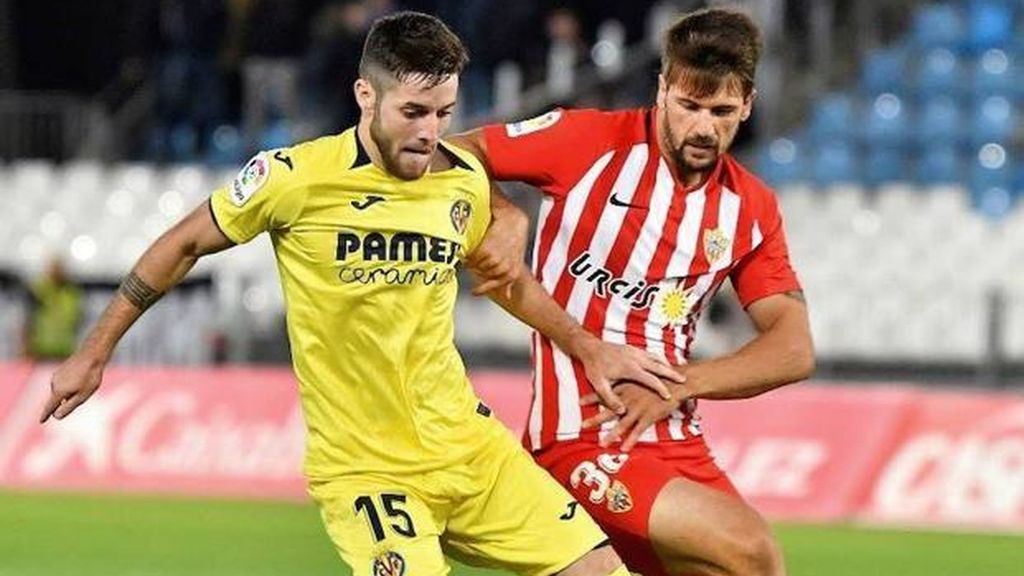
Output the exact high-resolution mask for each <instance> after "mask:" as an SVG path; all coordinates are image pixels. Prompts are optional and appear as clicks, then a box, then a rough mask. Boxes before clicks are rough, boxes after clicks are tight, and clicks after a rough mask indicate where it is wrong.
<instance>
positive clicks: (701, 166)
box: [683, 154, 718, 171]
mask: <svg viewBox="0 0 1024 576" xmlns="http://www.w3.org/2000/svg"><path fill="white" fill-rule="evenodd" d="M717 161H718V154H700V155H690V154H685V155H684V156H683V166H685V167H686V169H687V170H689V171H700V170H707V169H709V168H711V167H712V166H714V165H715V162H717Z"/></svg>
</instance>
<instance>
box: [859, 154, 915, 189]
mask: <svg viewBox="0 0 1024 576" xmlns="http://www.w3.org/2000/svg"><path fill="white" fill-rule="evenodd" d="M906 180H912V178H910V177H909V175H908V173H907V162H906V158H905V157H904V155H903V152H902V150H900V149H899V148H891V147H888V146H871V147H870V149H869V151H868V154H867V158H865V159H864V181H865V183H866V184H867V185H869V186H879V185H881V184H886V183H889V182H900V181H906Z"/></svg>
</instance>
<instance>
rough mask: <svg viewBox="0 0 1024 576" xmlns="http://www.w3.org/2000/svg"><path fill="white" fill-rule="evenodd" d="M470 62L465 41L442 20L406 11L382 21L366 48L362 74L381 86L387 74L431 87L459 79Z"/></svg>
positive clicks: (376, 27)
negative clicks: (453, 77)
mask: <svg viewBox="0 0 1024 576" xmlns="http://www.w3.org/2000/svg"><path fill="white" fill-rule="evenodd" d="M467 62H469V55H468V54H467V53H466V48H465V46H463V45H462V41H461V40H459V37H458V36H456V35H455V33H454V32H452V31H451V29H449V28H448V26H446V25H445V23H444V22H442V21H441V20H439V19H437V18H435V17H433V16H431V15H429V14H423V13H421V12H411V11H403V12H396V13H395V14H391V15H389V16H384V17H382V18H378V19H377V20H376V21H375V22H374V23H373V26H372V27H370V33H369V35H368V36H367V37H366V43H365V44H364V45H363V55H362V58H360V60H359V75H360V76H362V77H363V78H366V79H368V80H370V81H371V82H373V83H379V81H380V80H381V78H380V73H381V72H384V73H386V74H389V75H390V76H391V77H393V78H395V79H397V80H398V81H400V82H402V81H406V80H416V81H421V80H422V81H424V82H426V83H427V85H428V86H436V85H438V84H441V83H442V82H444V81H445V80H447V79H448V78H450V77H451V76H453V75H454V76H458V75H459V74H461V73H462V69H463V68H464V67H465V66H466V63H467Z"/></svg>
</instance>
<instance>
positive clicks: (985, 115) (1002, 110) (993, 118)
mask: <svg viewBox="0 0 1024 576" xmlns="http://www.w3.org/2000/svg"><path fill="white" fill-rule="evenodd" d="M1015 116H1016V114H1015V113H1014V110H1013V104H1012V103H1011V102H1010V101H1009V100H1007V99H1006V98H1004V97H1003V96H989V97H988V98H985V99H984V100H982V101H980V102H978V103H976V104H975V107H974V110H973V111H972V113H971V134H970V136H971V143H972V144H974V145H976V146H980V145H982V144H985V143H986V142H1005V141H1007V140H1009V139H1010V137H1011V136H1012V135H1013V130H1014V128H1015V121H1016V118H1015Z"/></svg>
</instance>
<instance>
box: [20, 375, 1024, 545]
mask: <svg viewBox="0 0 1024 576" xmlns="http://www.w3.org/2000/svg"><path fill="white" fill-rule="evenodd" d="M51 373H52V367H39V368H35V369H32V368H30V367H28V366H24V365H0V383H2V384H3V385H2V386H0V486H9V487H17V488H21V489H42V490H46V489H57V490H76V491H134V492H166V493H181V494H194V495H220V496H232V497H257V498H279V499H300V500H301V499H305V498H306V493H305V482H304V480H303V478H302V476H301V462H302V451H303V443H304V425H303V421H302V416H301V413H300V411H299V407H298V400H297V393H296V388H295V381H294V378H293V376H292V374H291V372H290V371H289V370H287V369H243V368H231V369H216V370H206V369H198V370H197V369H138V368H119V367H115V368H111V369H109V370H108V371H107V373H106V375H105V378H104V386H103V388H101V390H100V391H99V392H98V393H97V395H96V397H94V398H93V399H91V400H90V401H89V402H88V403H86V404H85V405H84V406H82V407H81V408H80V409H79V410H78V411H76V413H75V414H74V415H73V416H72V417H70V418H68V419H66V420H64V421H61V422H50V423H48V424H46V425H45V426H40V425H39V424H38V416H39V411H40V410H41V407H42V405H43V403H44V401H45V399H46V397H47V394H48V393H49V379H50V375H51ZM473 382H474V385H475V387H476V390H477V392H478V394H479V395H480V397H481V398H482V399H483V400H484V402H486V403H487V404H488V405H490V406H491V407H492V408H493V409H494V412H495V414H496V415H497V416H498V417H499V418H500V419H501V420H502V421H503V422H505V424H506V425H508V426H509V427H510V428H511V429H513V430H514V431H516V432H517V433H521V432H522V430H523V428H524V426H525V422H526V418H527V413H528V411H529V402H530V395H531V388H530V382H529V376H528V375H527V374H525V373H518V372H511V373H502V372H483V373H477V374H474V375H473ZM700 413H701V414H702V416H703V419H704V429H705V431H706V432H705V433H706V436H707V439H708V443H709V445H710V446H711V447H712V451H713V453H714V454H715V457H716V459H717V461H718V463H719V465H721V466H722V467H723V468H724V469H725V470H726V471H727V472H728V473H729V475H730V476H731V477H732V479H733V481H734V482H735V483H736V485H737V487H739V489H740V491H741V492H742V493H743V494H744V495H745V496H746V497H747V498H748V499H749V500H750V501H751V502H752V503H753V504H754V505H755V506H756V507H757V508H758V509H759V510H761V511H762V512H764V513H765V514H766V515H767V516H768V517H770V518H773V519H806V520H837V519H850V518H857V519H861V520H868V521H871V522H888V523H898V524H904V525H905V524H915V525H919V524H933V525H956V526H977V527H983V528H985V529H993V528H995V529H1007V530H1015V531H1024V397H1022V396H1019V395H1016V396H1015V395H1009V394H997V393H988V392H936V391H931V390H927V389H922V388H913V387H909V386H897V385H890V386H885V387H882V386H873V387H865V386H837V385H829V386H823V385H812V384H800V385H796V386H791V387H787V388H783V389H781V390H777V391H775V392H772V393H770V394H766V395H764V396H761V397H758V398H754V399H750V400H743V401H735V402H710V401H709V402H702V403H701V407H700Z"/></svg>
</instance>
